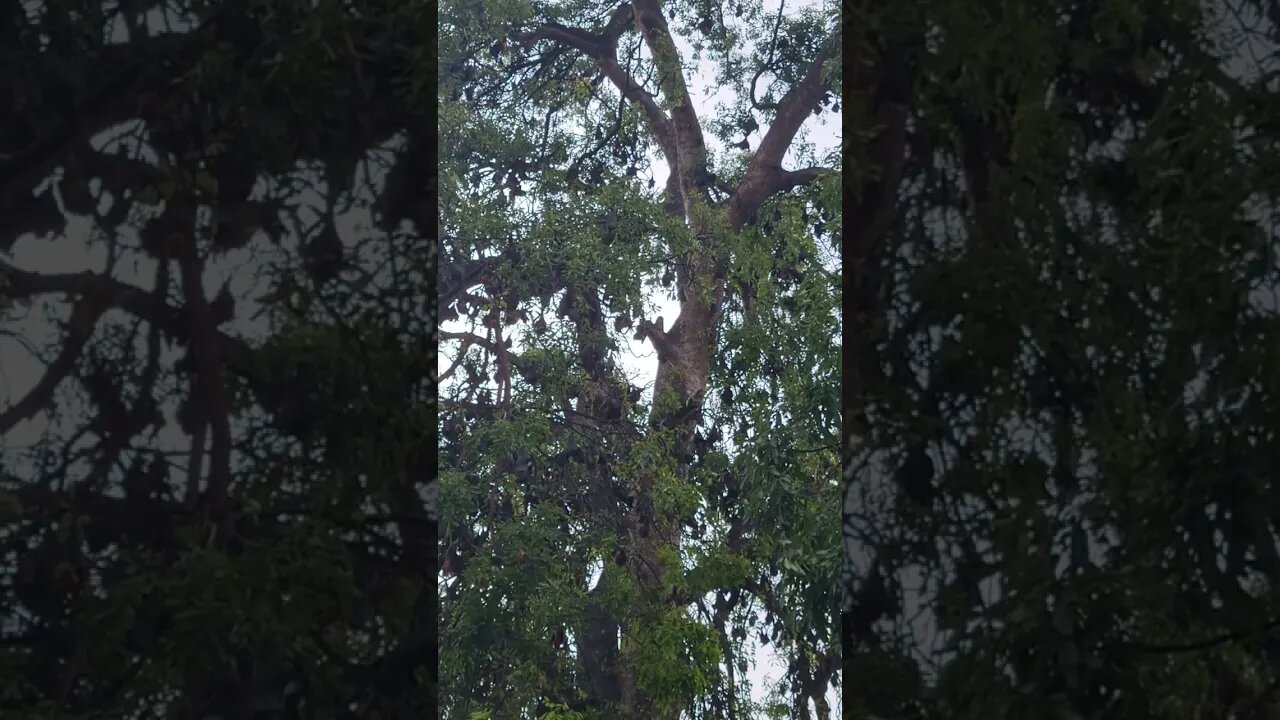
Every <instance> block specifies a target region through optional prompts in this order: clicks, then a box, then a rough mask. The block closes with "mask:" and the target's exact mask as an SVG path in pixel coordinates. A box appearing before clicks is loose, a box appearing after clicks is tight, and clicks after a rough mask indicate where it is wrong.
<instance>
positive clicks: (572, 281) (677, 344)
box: [439, 0, 841, 720]
mask: <svg viewBox="0 0 1280 720" xmlns="http://www.w3.org/2000/svg"><path fill="white" fill-rule="evenodd" d="M834 25H835V24H834V22H833V19H832V18H831V17H830V13H829V12H826V11H824V10H822V9H820V8H819V7H817V6H816V5H815V6H814V7H811V8H808V9H804V10H791V11H789V12H786V13H783V14H779V13H765V12H763V10H762V6H761V4H760V3H758V2H735V3H731V4H726V5H721V4H719V3H705V2H674V3H671V2H668V3H659V2H656V1H654V0H636V1H635V2H634V3H625V4H621V5H615V4H610V3H601V2H560V3H532V2H519V1H515V2H483V3H477V2H463V1H461V0H458V1H456V2H454V1H451V2H446V3H444V4H443V5H442V7H441V14H440V38H441V49H440V73H441V74H440V87H439V94H440V95H439V96H440V103H441V108H440V143H441V170H440V204H441V270H440V278H441V284H440V307H441V316H442V319H443V320H442V321H443V322H444V325H443V326H442V334H441V337H442V341H443V342H442V348H443V355H444V356H445V358H444V359H445V362H444V363H443V365H444V369H443V373H442V377H441V388H442V390H441V407H440V438H441V440H440V442H441V445H440V496H439V497H440V522H441V529H442V532H443V534H444V539H443V540H442V546H441V549H440V552H441V557H440V567H441V570H442V581H441V587H440V593H441V613H442V614H441V636H440V637H441V658H440V671H441V689H442V698H443V700H444V702H443V708H442V710H443V716H444V717H446V718H450V719H451V720H465V719H468V718H480V717H493V718H519V717H538V718H614V717H622V718H676V717H680V716H681V714H682V713H683V716H684V717H697V718H743V719H745V718H752V717H761V716H763V715H764V714H765V713H766V712H769V713H771V714H775V715H776V714H781V715H786V716H795V717H812V715H813V713H815V712H816V713H817V714H818V716H819V717H821V718H827V717H829V713H830V708H829V706H828V702H827V699H826V695H827V692H828V689H829V687H831V686H833V685H834V684H835V682H836V678H837V671H838V655H837V652H838V650H837V645H836V639H837V632H836V609H837V606H838V598H837V593H838V566H839V562H838V560H839V557H838V547H839V544H838V540H837V535H836V522H835V518H836V513H835V509H836V505H837V504H838V498H839V484H838V483H837V482H836V479H837V477H838V472H837V468H838V431H837V427H838V416H837V412H838V407H837V401H836V392H835V388H836V387H837V383H838V378H837V372H838V363H837V350H838V349H837V348H836V347H835V345H834V343H833V339H834V338H836V337H838V333H839V326H838V322H837V299H838V285H837V281H836V280H837V278H836V274H835V269H836V265H837V262H838V259H837V257H835V252H834V251H835V249H836V248H837V247H838V235H839V232H840V228H841V212H840V203H839V198H838V192H839V183H838V176H837V174H836V173H835V172H833V170H835V169H838V167H839V165H838V162H837V160H838V158H836V157H835V156H834V153H831V154H830V156H824V157H815V156H814V153H813V151H812V150H811V149H810V150H808V151H806V149H805V146H804V143H803V138H802V137H798V136H797V131H798V130H799V129H800V126H801V125H802V123H803V122H804V120H805V119H806V118H808V117H810V116H812V115H814V114H822V113H828V114H832V115H833V116H835V114H836V113H838V112H839V104H838V102H837V98H838V96H839V88H840V71H839V67H838V63H837V62H836V59H837V58H838V55H839V43H838V36H837V35H835V34H834V30H835V27H834ZM682 46H683V47H684V48H685V50H684V51H681V49H680V48H681V47H682ZM690 47H692V48H693V52H692V53H690V52H689V51H688V50H689V48H690ZM699 57H700V58H701V59H702V61H703V62H706V63H709V64H710V65H711V66H712V67H714V68H715V70H714V80H713V82H715V83H716V84H717V85H718V86H719V87H721V88H725V89H728V90H729V91H731V92H730V93H729V95H730V96H731V99H730V101H729V107H726V108H720V109H719V110H718V111H717V112H715V113H714V117H712V115H713V113H703V111H702V110H701V109H699V108H700V107H701V105H699V103H698V102H695V101H697V100H698V98H697V97H691V94H690V93H691V90H690V88H691V86H692V85H693V84H694V77H693V74H692V69H693V68H694V67H695V66H696V62H695V60H696V59H697V58H699ZM700 114H701V115H702V116H701V117H700ZM837 117H838V116H837ZM787 150H791V151H792V152H793V153H794V158H795V159H794V160H793V159H792V157H787V158H786V164H787V166H788V169H786V170H783V169H782V167H781V165H782V164H783V163H782V161H783V159H784V153H785V152H786V151H787ZM792 163H798V164H800V165H804V164H808V167H798V168H795V169H792V168H791V165H792ZM664 298H669V299H668V300H667V301H668V302H671V303H675V304H677V305H678V307H679V316H678V318H676V319H675V320H674V321H673V320H671V319H670V318H669V317H668V318H667V320H666V321H665V322H664V320H663V319H662V318H660V317H655V316H656V315H658V314H660V313H661V311H660V310H658V309H657V305H658V303H659V301H661V300H662V299H664ZM632 337H635V338H636V339H644V340H646V341H647V342H648V343H651V344H652V348H653V349H656V350H657V355H658V370H657V373H656V376H655V377H645V376H633V375H629V374H628V372H627V362H626V357H625V355H626V353H628V352H629V346H628V340H629V339H630V338H632ZM646 347H648V345H646ZM761 644H764V645H768V646H769V647H770V648H771V649H773V650H775V651H776V652H777V654H778V657H779V658H780V660H781V662H782V663H783V664H784V667H783V670H785V672H786V682H785V683H784V685H783V686H782V688H781V690H782V693H783V695H782V698H781V699H780V700H779V701H778V702H777V703H773V705H774V706H773V707H767V708H759V707H753V703H752V698H751V692H750V686H749V681H750V677H749V676H750V671H751V668H752V666H753V665H754V664H755V661H756V660H755V658H753V657H752V655H753V649H755V648H757V647H759V646H760V645H761Z"/></svg>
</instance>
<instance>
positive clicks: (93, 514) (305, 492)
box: [0, 0, 436, 720]
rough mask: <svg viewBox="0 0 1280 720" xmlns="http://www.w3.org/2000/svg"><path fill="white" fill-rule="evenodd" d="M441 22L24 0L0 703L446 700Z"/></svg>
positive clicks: (424, 12) (15, 71)
mask: <svg viewBox="0 0 1280 720" xmlns="http://www.w3.org/2000/svg"><path fill="white" fill-rule="evenodd" d="M433 20H434V7H433V5H432V4H429V3H419V2H378V1H376V0H370V1H368V2H365V1H363V0H355V1H354V2H350V1H344V2H329V1H328V0H322V1H321V2H312V1H311V0H298V1H296V2H295V1H294V0H261V1H260V0H245V1H241V2H218V3H206V2H198V1H192V2H165V3H158V2H145V1H143V2H139V1H136V0H135V1H132V2H99V1H98V0H70V1H67V0H48V1H47V2H39V3H30V2H27V3H16V2H15V3H3V4H0V107H3V108H4V111H3V113H0V208H2V209H0V249H3V250H4V251H5V256H4V257H3V259H0V298H2V299H3V303H4V310H3V312H4V316H3V320H4V325H3V338H0V340H3V341H4V342H5V343H6V345H5V347H4V350H5V369H6V385H5V392H6V394H8V393H12V395H7V396H6V397H4V398H3V399H2V400H0V435H3V436H4V440H5V451H4V455H3V464H4V466H3V468H0V470H3V472H2V473H0V474H2V476H3V477H2V479H0V557H3V558H4V560H3V563H4V567H3V568H0V667H2V668H3V669H2V670H0V715H2V716H4V717H5V718H37V717H38V718H71V717H76V718H155V717H168V718H189V719H190V720H199V719H202V718H214V717H220V718H227V719H230V718H237V719H240V720H250V719H251V718H253V719H257V720H263V719H265V718H296V717H325V718H339V717H349V718H356V717H359V718H374V717H383V718H390V717H431V716H432V715H433V714H434V712H435V696H434V688H433V683H434V672H435V666H436V642H435V625H434V619H435V607H436V606H435V602H436V600H435V587H434V586H435V582H434V577H435V568H434V567H433V558H434V553H433V552H432V546H433V545H434V542H435V537H436V529H435V526H434V524H433V521H432V518H431V517H430V515H429V512H428V510H429V503H428V501H427V500H428V499H427V498H426V497H425V489H426V487H427V481H428V480H430V478H431V475H432V473H433V471H434V467H433V463H432V462H431V459H432V458H433V456H434V452H435V447H434V442H435V418H434V414H433V411H434V400H435V388H434V380H433V374H434V367H433V365H434V363H435V348H434V339H433V337H432V331H433V330H434V327H433V326H434V317H433V315H434V303H432V302H431V301H430V300H429V298H430V297H431V295H432V294H433V290H434V277H435V273H434V258H435V251H436V243H435V242H434V237H433V235H432V233H434V230H435V218H434V209H433V205H432V196H431V195H430V193H431V191H432V188H431V182H430V181H431V179H432V178H431V175H432V173H433V158H432V156H433V155H434V149H433V148H432V146H431V144H430V139H429V137H430V134H431V127H430V122H431V120H432V113H431V108H432V107H433V105H432V101H433V99H432V98H431V97H430V94H429V90H430V88H431V86H432V84H433V82H434V77H433V74H434V68H435V65H434V61H435V46H434V40H433V35H432V26H431V23H432V21H433ZM51 253H64V254H65V256H66V258H70V259H72V260H71V261H74V258H75V257H77V256H82V257H85V258H88V264H87V265H84V266H81V267H78V268H67V269H66V270H65V271H63V270H59V269H58V268H57V267H56V264H55V263H54V262H52V260H54V259H60V258H51V257H50V254H51ZM228 266H232V267H234V268H235V269H234V271H232V272H230V274H228V270H227V268H228ZM220 285H221V288H219V286H220ZM250 288H252V289H253V292H252V293H249V292H248V289H250ZM41 323H45V326H44V330H45V331H42V329H41ZM49 329H52V331H53V332H47V330H49ZM17 340H21V341H22V342H18V341H17ZM24 347H29V348H31V350H30V352H31V353H32V354H33V355H34V356H35V358H36V359H37V360H38V361H39V362H38V363H37V375H38V376H37V377H33V378H22V377H20V376H19V375H17V374H16V373H15V372H14V370H15V368H16V366H17V365H18V363H14V362H12V360H13V359H14V357H15V356H22V355H24V354H25V352H26V351H25V350H24V349H23V348H24ZM20 437H21V438H26V439H29V440H31V441H33V442H31V444H29V445H27V446H26V447H23V446H20V445H19V442H18V441H19V438H20Z"/></svg>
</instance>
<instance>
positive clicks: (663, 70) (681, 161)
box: [634, 0, 710, 199]
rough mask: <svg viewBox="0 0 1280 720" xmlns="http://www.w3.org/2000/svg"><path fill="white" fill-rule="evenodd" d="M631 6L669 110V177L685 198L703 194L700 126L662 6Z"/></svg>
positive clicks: (642, 2)
mask: <svg viewBox="0 0 1280 720" xmlns="http://www.w3.org/2000/svg"><path fill="white" fill-rule="evenodd" d="M634 5H635V15H636V24H637V25H639V27H640V34H641V36H642V37H644V40H645V43H646V44H647V45H648V46H649V52H651V53H652V54H653V59H654V64H656V65H657V66H658V77H659V83H660V87H661V89H662V94H663V95H664V96H666V98H667V103H668V104H669V105H670V107H671V126H672V129H673V131H674V133H675V146H676V147H675V149H676V151H677V157H675V158H673V157H672V156H670V155H668V156H667V162H668V164H670V165H671V174H673V175H675V176H677V177H679V178H680V187H681V190H682V192H683V193H684V194H685V196H686V199H687V198H688V194H689V193H690V192H693V191H695V190H701V191H703V192H705V189H706V185H708V184H709V182H710V178H709V175H708V173H707V148H706V142H705V140H704V138H703V136H702V126H701V125H700V124H699V122H698V113H697V111H696V110H694V107H693V100H692V99H691V98H690V96H689V89H688V87H687V86H686V85H685V81H684V70H683V66H682V64H681V62H680V52H679V50H677V49H676V45H675V40H674V38H673V37H672V36H671V29H670V27H669V26H668V25H667V19H666V18H665V17H664V16H663V14H662V3H661V2H660V1H659V0H636V2H635V3H634Z"/></svg>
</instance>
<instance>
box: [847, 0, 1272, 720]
mask: <svg viewBox="0 0 1280 720" xmlns="http://www.w3.org/2000/svg"><path fill="white" fill-rule="evenodd" d="M847 22H848V24H847V25H846V28H851V29H847V30H846V35H845V39H844V42H845V44H846V46H847V47H850V48H852V49H853V51H854V52H855V53H856V52H858V50H857V49H858V48H862V47H867V46H868V45H869V43H868V42H867V40H866V36H865V34H864V33H865V32H866V31H864V30H863V29H864V28H875V29H877V30H876V31H877V32H884V33H886V34H887V37H888V38H889V39H888V40H887V41H886V42H887V45H888V46H889V47H890V48H892V50H891V51H890V53H889V54H888V55H886V56H882V60H881V61H882V62H885V63H886V64H887V65H888V66H890V67H893V66H897V67H899V68H900V71H899V73H898V74H897V75H896V77H897V81H896V82H899V83H901V84H900V86H899V87H898V88H897V89H896V90H888V91H886V89H885V88H884V87H882V86H880V85H877V84H876V81H875V80H874V79H873V78H874V77H875V75H874V74H873V73H871V72H864V71H861V70H858V71H855V73H856V74H855V80H854V82H853V83H852V84H851V85H850V86H849V88H848V90H849V92H850V93H852V98H850V99H849V100H848V101H847V105H846V110H847V111H850V112H851V113H859V112H863V109H864V108H872V107H874V104H873V103H869V102H866V101H865V100H863V99H859V98H867V97H872V96H875V95H877V94H884V93H885V92H891V93H894V94H895V95H896V97H897V98H898V102H899V104H898V105H897V106H896V107H895V112H894V113H892V114H890V115H888V116H887V120H888V122H887V123H885V124H883V125H881V129H880V130H879V132H878V134H875V133H872V132H871V131H870V129H868V135H867V136H866V137H868V138H870V141H869V142H867V143H861V142H857V141H855V142H854V143H853V144H852V145H851V147H850V154H851V158H850V160H849V167H850V170H851V171H850V173H849V174H848V175H846V178H847V180H848V181H849V182H850V183H851V185H852V187H851V188H850V191H851V193H852V196H853V206H854V207H855V208H856V210H855V211H854V212H853V214H852V217H851V218H849V219H847V222H848V225H849V227H848V235H847V238H848V243H847V247H846V266H845V268H846V276H845V282H846V285H845V292H846V295H847V298H846V299H847V301H848V302H849V303H850V304H851V307H850V306H847V307H848V311H847V314H846V322H847V327H848V330H849V333H850V337H851V338H852V340H850V341H848V342H847V347H846V350H847V354H846V356H845V359H846V363H847V365H846V367H845V381H846V392H847V404H846V406H845V408H844V412H845V421H846V423H847V429H848V437H847V441H848V444H849V445H848V452H847V455H846V460H845V462H846V465H845V472H846V482H847V485H846V502H845V530H844V533H845V546H846V553H847V565H846V573H847V574H846V583H847V585H846V606H845V613H844V616H843V620H844V628H845V631H846V633H847V637H846V643H847V644H846V646H845V652H844V677H845V682H846V688H845V691H846V695H845V697H846V703H848V707H846V712H847V713H849V714H850V716H852V717H869V716H874V717H880V718H905V717H929V718H944V717H945V718H988V717H1005V718H1044V717H1057V718H1091V717H1098V718H1101V717H1124V718H1188V717H1219V718H1231V717H1234V718H1262V717H1274V716H1275V715H1276V713H1277V711H1280V698H1278V697H1277V694H1276V690H1277V688H1278V687H1280V656H1278V655H1277V649H1280V645H1277V636H1276V635H1275V628H1276V626H1277V622H1276V618H1277V617H1278V616H1280V606H1278V605H1277V595H1276V587H1277V585H1276V583H1277V582H1278V581H1280V553H1278V551H1277V545H1276V536H1275V535H1274V533H1275V532H1276V529H1277V528H1276V518H1277V517H1280V515H1277V512H1276V510H1277V501H1278V500H1280V493H1277V492H1276V486H1275V482H1276V478H1275V468H1276V467H1277V461H1278V460H1280V456H1278V455H1277V447H1280V446H1277V443H1276V442H1275V428H1276V427H1278V426H1280V425H1278V423H1277V421H1278V420H1280V417H1278V416H1277V412H1278V411H1280V403H1277V392H1278V391H1280V385H1278V384H1277V382H1278V381H1280V375H1277V372H1276V371H1277V368H1280V364H1277V360H1278V359H1280V358H1278V357H1277V348H1280V343H1278V342H1277V341H1278V340H1280V337H1278V332H1280V327H1278V326H1277V309H1278V308H1277V305H1276V303H1275V292H1276V287H1277V285H1276V283H1277V274H1278V273H1280V268H1278V267H1277V264H1276V248H1277V245H1276V243H1277V234H1276V227H1277V226H1276V220H1277V215H1276V200H1277V194H1278V191H1280V144H1277V139H1280V125H1277V123H1276V118H1277V117H1280V115H1278V114H1277V110H1278V109H1280V82H1278V75H1277V70H1278V67H1277V63H1276V61H1277V59H1278V56H1277V42H1278V41H1280V15H1277V13H1276V7H1275V4H1274V3H1261V2H1252V1H1251V0H1243V1H1241V2H1217V1H1216V0H1204V1H1202V2H1197V1H1194V0H1169V1H1167V2H1142V3H1140V2H1132V1H1130V0H1109V1H1105V2H1093V1H1086V2H1077V1H1074V0H1073V1H1071V2H1052V1H1051V2H1022V1H1019V0H1013V1H1011V2H998V3H973V2H960V1H956V0H941V1H939V2H932V1H930V2H919V3H902V4H898V5H895V6H894V7H893V8H892V9H890V10H884V11H878V10H872V9H869V8H868V7H867V6H865V5H862V4H859V5H856V6H855V8H854V12H853V14H852V16H851V17H849V18H847ZM864 78H865V80H864ZM855 117H858V116H857V115H855ZM849 137H852V138H860V137H863V136H862V135H860V134H859V125H858V121H857V120H855V121H854V124H853V127H852V132H851V135H850V136H849ZM863 158H865V159H866V160H867V161H871V165H872V166H874V167H878V168H879V169H880V171H879V172H878V173H877V174H876V175H874V176H873V177H871V178H870V179H868V180H865V181H864V180H863V179H862V178H861V177H860V175H859V170H858V168H861V167H864V161H863ZM886 183H887V184H886Z"/></svg>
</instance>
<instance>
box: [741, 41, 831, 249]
mask: <svg viewBox="0 0 1280 720" xmlns="http://www.w3.org/2000/svg"><path fill="white" fill-rule="evenodd" d="M839 50H840V35H839V33H833V34H832V35H831V36H829V37H828V38H827V41H826V43H825V44H824V45H823V49H822V51H821V52H819V53H818V56H817V57H816V58H814V60H813V62H811V63H810V64H809V68H808V70H807V71H806V72H805V76H804V78H803V79H802V80H801V81H800V82H799V83H797V84H796V85H795V86H794V87H792V88H791V89H790V90H788V91H787V94H786V95H784V96H783V98H782V101H781V102H780V103H779V104H778V112H777V114H776V115H775V116H774V119H773V123H772V124H771V125H770V126H769V130H768V132H766V133H765V136H764V139H763V140H762V141H761V142H760V147H759V148H758V149H757V150H756V154H755V156H754V157H752V158H751V162H750V164H748V165H747V172H746V174H744V175H743V177H742V180H741V182H739V183H738V187H737V188H735V189H734V193H733V197H732V198H731V199H730V200H729V222H730V224H731V225H732V227H733V229H734V231H735V232H737V231H740V230H742V228H743V227H744V226H745V225H746V223H747V220H748V219H749V218H750V217H751V216H752V215H753V214H755V212H756V211H757V210H758V209H759V208H760V206H761V205H762V204H764V202H765V201H766V200H768V199H769V198H770V197H772V196H773V195H774V194H776V193H778V192H785V191H786V190H790V189H791V188H794V187H796V186H798V185H801V184H804V183H806V182H810V181H812V180H813V179H814V178H815V177H816V176H817V175H818V174H819V173H820V170H818V169H816V168H808V169H805V170H796V171H792V172H784V171H783V170H782V156H783V155H784V154H786V151H787V148H788V147H790V145H791V141H792V140H794V139H795V135H796V133H797V132H799V130H800V126H801V125H802V124H804V121H805V118H807V117H808V116H809V113H811V112H813V109H814V108H815V107H816V106H817V104H818V99H819V98H821V97H822V95H823V94H824V93H825V92H826V91H827V89H828V88H829V87H830V82H829V81H828V80H827V79H826V78H824V77H823V73H822V66H823V65H824V64H825V63H826V62H827V60H829V59H831V58H832V57H835V55H836V53H838V52H839Z"/></svg>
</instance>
